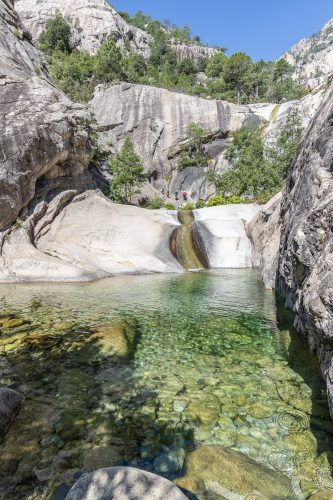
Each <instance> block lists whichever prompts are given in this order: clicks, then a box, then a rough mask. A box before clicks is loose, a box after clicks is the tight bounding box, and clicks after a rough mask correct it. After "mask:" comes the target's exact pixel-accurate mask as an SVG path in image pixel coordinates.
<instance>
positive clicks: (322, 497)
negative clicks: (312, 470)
mask: <svg viewBox="0 0 333 500" xmlns="http://www.w3.org/2000/svg"><path fill="white" fill-rule="evenodd" d="M309 500H333V490H322V491H317V493H314V494H313V495H311V496H310V497H309Z"/></svg>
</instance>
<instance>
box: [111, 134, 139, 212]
mask: <svg viewBox="0 0 333 500" xmlns="http://www.w3.org/2000/svg"><path fill="white" fill-rule="evenodd" d="M108 167H109V171H110V173H111V175H112V179H111V180H110V198H111V199H112V200H113V201H115V202H119V203H126V204H129V203H131V199H132V196H133V195H134V194H137V193H138V192H139V188H140V186H141V185H142V184H143V183H144V182H145V181H146V180H147V178H148V177H147V174H145V172H144V166H143V162H142V159H141V158H140V156H139V155H137V154H136V153H135V151H134V146H133V143H132V141H131V139H130V138H129V137H126V139H125V142H124V144H123V146H122V148H121V150H120V152H119V153H117V154H116V155H114V156H113V157H111V158H110V159H109V161H108Z"/></svg>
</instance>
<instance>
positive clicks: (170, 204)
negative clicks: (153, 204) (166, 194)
mask: <svg viewBox="0 0 333 500" xmlns="http://www.w3.org/2000/svg"><path fill="white" fill-rule="evenodd" d="M164 208H166V209H167V210H176V207H175V205H174V204H173V203H166V204H165V205H164Z"/></svg>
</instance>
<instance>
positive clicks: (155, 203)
mask: <svg viewBox="0 0 333 500" xmlns="http://www.w3.org/2000/svg"><path fill="white" fill-rule="evenodd" d="M162 207H164V200H163V199H162V198H158V197H157V196H156V198H152V199H151V200H149V202H148V203H147V205H146V208H149V209H150V210H158V209H160V208H162Z"/></svg>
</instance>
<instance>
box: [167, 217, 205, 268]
mask: <svg viewBox="0 0 333 500" xmlns="http://www.w3.org/2000/svg"><path fill="white" fill-rule="evenodd" d="M178 220H179V222H180V223H181V226H179V227H177V229H176V230H175V231H174V232H173V234H172V236H171V241H170V247H171V251H172V253H173V254H174V256H175V257H176V258H177V259H178V261H179V263H180V264H181V265H182V266H183V268H184V269H187V270H191V271H193V270H198V269H205V268H207V267H208V266H207V265H206V262H205V259H204V257H203V256H202V255H201V254H200V251H199V248H198V246H197V245H196V244H195V242H194V239H193V231H192V224H193V222H194V214H193V212H192V210H179V212H178Z"/></svg>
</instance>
